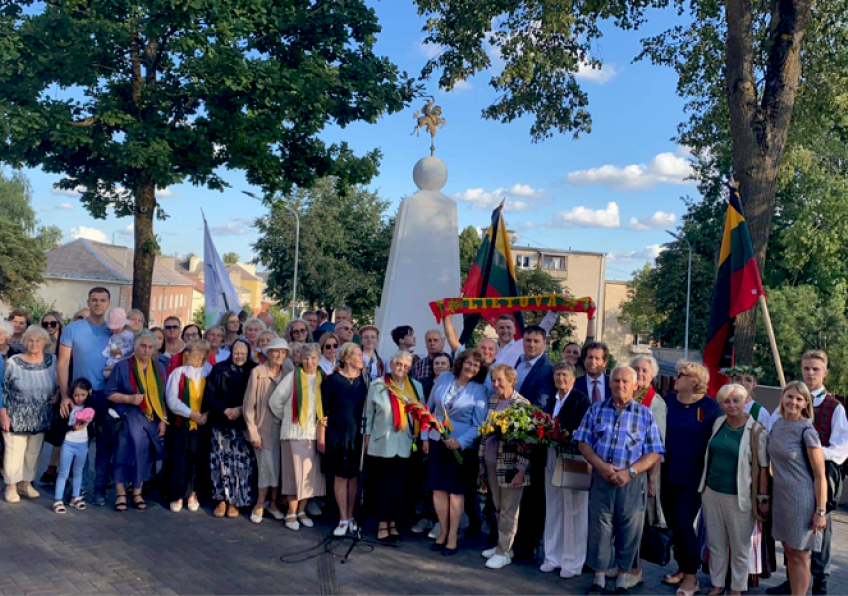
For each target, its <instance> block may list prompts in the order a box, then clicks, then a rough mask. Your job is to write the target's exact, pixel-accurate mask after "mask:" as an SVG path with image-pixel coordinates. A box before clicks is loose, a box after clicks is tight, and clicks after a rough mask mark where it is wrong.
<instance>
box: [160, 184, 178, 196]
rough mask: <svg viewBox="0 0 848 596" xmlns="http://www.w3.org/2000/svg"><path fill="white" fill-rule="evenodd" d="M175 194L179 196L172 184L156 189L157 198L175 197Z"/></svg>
mask: <svg viewBox="0 0 848 596" xmlns="http://www.w3.org/2000/svg"><path fill="white" fill-rule="evenodd" d="M175 196H177V193H175V192H174V191H173V190H171V187H170V186H169V187H166V188H157V189H156V198H157V199H173V198H174V197H175Z"/></svg>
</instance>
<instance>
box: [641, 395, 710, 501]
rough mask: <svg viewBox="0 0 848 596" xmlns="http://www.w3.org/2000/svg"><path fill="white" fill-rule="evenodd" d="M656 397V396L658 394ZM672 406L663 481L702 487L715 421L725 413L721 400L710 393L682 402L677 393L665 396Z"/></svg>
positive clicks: (667, 420)
mask: <svg viewBox="0 0 848 596" xmlns="http://www.w3.org/2000/svg"><path fill="white" fill-rule="evenodd" d="M654 399H656V398H654ZM664 399H665V404H666V406H668V414H667V415H666V423H665V446H666V450H667V451H668V452H667V453H666V456H665V461H664V462H663V470H662V482H663V484H668V485H669V486H683V487H687V488H690V489H692V490H698V487H699V486H700V485H701V476H702V475H703V473H704V455H705V454H706V452H707V445H709V443H710V437H712V435H713V423H715V421H716V420H717V419H718V418H719V416H721V415H722V411H721V408H720V407H719V405H718V402H717V401H716V400H714V399H713V398H711V397H709V396H705V397H702V398H701V399H699V400H698V401H696V402H695V403H694V404H682V403H680V401H678V399H677V393H669V394H668V395H666V396H665V397H664Z"/></svg>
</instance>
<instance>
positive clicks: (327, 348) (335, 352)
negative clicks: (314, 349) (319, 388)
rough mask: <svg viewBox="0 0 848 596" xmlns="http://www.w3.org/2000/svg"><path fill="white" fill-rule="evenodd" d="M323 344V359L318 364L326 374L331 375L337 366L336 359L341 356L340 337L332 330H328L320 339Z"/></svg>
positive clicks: (319, 342)
mask: <svg viewBox="0 0 848 596" xmlns="http://www.w3.org/2000/svg"><path fill="white" fill-rule="evenodd" d="M318 345H319V346H321V361H320V362H319V363H318V366H320V367H321V370H323V371H324V374H325V375H327V376H330V375H331V374H333V371H334V370H335V368H336V360H338V357H339V337H338V336H337V335H336V334H335V333H333V332H332V331H328V332H327V333H325V334H324V335H322V336H321V339H319V340H318Z"/></svg>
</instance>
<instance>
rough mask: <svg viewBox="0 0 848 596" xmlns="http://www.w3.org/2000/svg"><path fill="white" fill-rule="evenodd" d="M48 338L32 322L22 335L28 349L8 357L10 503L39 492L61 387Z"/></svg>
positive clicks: (1, 412)
mask: <svg viewBox="0 0 848 596" xmlns="http://www.w3.org/2000/svg"><path fill="white" fill-rule="evenodd" d="M49 342H50V336H49V335H48V334H47V332H46V331H45V330H44V329H42V328H41V327H35V326H30V327H29V328H27V330H26V331H24V334H23V336H22V337H21V343H23V345H24V348H25V349H26V352H24V353H22V354H17V355H15V356H12V357H11V358H9V359H8V360H7V361H6V367H5V372H4V374H3V404H2V408H0V429H2V431H3V442H4V443H5V444H6V449H5V452H4V454H3V477H4V479H5V480H6V501H8V502H9V503H17V502H18V501H20V495H23V496H25V497H27V498H29V499H36V498H38V496H39V495H38V491H36V490H35V489H34V488H33V487H32V481H33V479H34V478H35V470H36V467H37V466H38V455H39V453H40V452H41V445H42V443H43V442H44V433H45V432H46V431H47V429H48V428H50V423H51V422H52V419H53V403H54V402H55V398H56V396H57V393H56V392H57V390H58V388H59V385H58V381H57V379H56V357H55V356H53V355H52V354H45V353H44V347H45V346H46V345H47V344H48V343H49Z"/></svg>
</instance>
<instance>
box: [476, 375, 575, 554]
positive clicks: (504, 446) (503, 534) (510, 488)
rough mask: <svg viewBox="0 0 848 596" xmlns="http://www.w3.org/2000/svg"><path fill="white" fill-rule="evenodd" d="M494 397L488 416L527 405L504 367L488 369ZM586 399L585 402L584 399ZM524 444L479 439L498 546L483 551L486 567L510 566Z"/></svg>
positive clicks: (524, 481) (525, 473) (525, 460)
mask: <svg viewBox="0 0 848 596" xmlns="http://www.w3.org/2000/svg"><path fill="white" fill-rule="evenodd" d="M491 377H492V387H493V389H494V393H493V394H492V396H491V397H490V398H489V414H490V415H491V414H492V413H493V412H503V411H504V410H506V409H508V408H511V407H513V406H516V405H518V404H523V405H527V406H529V405H530V402H529V401H527V400H526V399H524V398H523V397H522V396H521V395H519V394H518V392H517V391H516V390H515V385H516V383H517V382H518V374H517V373H516V372H515V369H514V368H512V367H511V366H509V365H506V364H499V365H497V366H495V367H494V368H493V369H492V373H491ZM587 399H588V398H587ZM526 447H527V446H526V445H525V444H524V443H521V442H518V441H502V440H500V439H496V438H494V437H483V440H482V441H480V453H479V458H480V477H481V478H482V479H483V480H484V481H486V482H487V483H488V485H489V488H490V490H491V491H492V501H493V504H494V507H495V515H496V517H497V521H498V524H497V525H498V543H497V545H496V546H493V547H492V548H490V549H487V550H484V551H483V558H485V559H487V561H486V567H488V568H489V569H500V568H502V567H506V566H507V565H509V564H510V563H512V542H513V540H514V539H515V533H516V531H517V530H518V511H519V506H520V505H521V495H522V494H523V493H524V487H525V486H530V453H529V451H528V450H527V449H526Z"/></svg>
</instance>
